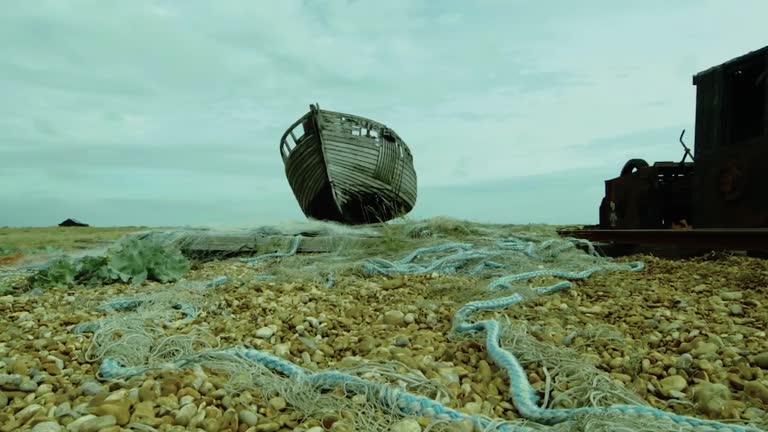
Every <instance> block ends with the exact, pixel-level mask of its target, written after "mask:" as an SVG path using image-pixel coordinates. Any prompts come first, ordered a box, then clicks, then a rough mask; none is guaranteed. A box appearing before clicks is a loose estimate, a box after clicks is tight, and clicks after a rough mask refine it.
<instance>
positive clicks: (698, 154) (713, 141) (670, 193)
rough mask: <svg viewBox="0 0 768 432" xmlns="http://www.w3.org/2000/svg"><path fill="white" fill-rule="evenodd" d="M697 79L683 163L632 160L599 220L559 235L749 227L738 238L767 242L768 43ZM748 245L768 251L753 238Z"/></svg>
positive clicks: (610, 190) (626, 235) (612, 185)
mask: <svg viewBox="0 0 768 432" xmlns="http://www.w3.org/2000/svg"><path fill="white" fill-rule="evenodd" d="M693 84H694V85H695V86H696V138H695V143H694V152H693V154H691V152H690V150H689V149H688V147H686V145H685V144H684V141H683V135H681V136H680V143H681V144H682V145H683V148H684V149H685V154H684V156H683V159H682V160H681V161H680V162H656V163H654V164H653V165H649V164H648V163H647V162H645V161H644V160H642V159H632V160H630V161H628V162H627V163H626V164H625V165H624V168H623V169H622V170H621V175H620V176H619V177H617V178H614V179H611V180H607V181H606V182H605V197H604V198H603V201H602V203H601V205H600V223H599V226H597V227H588V229H586V230H581V231H580V230H568V231H567V232H562V233H561V234H565V235H571V236H577V237H584V238H591V239H596V238H600V239H603V240H609V239H611V238H614V239H619V238H623V239H624V240H625V241H627V242H629V241H630V240H629V239H630V238H631V239H633V240H632V241H633V242H640V240H638V239H640V238H641V237H642V235H643V232H646V233H648V235H651V234H652V236H654V237H655V238H657V240H655V241H651V240H648V241H646V243H654V244H662V243H669V242H670V241H671V240H670V239H671V238H673V237H672V236H668V238H667V239H666V240H665V239H661V238H660V237H659V236H662V237H663V232H665V231H664V230H670V231H678V230H677V229H679V228H683V229H685V231H689V232H690V234H681V233H675V235H674V238H677V239H680V238H682V237H681V236H688V237H690V238H695V237H696V236H697V235H699V234H702V235H705V236H706V235H709V237H706V238H715V237H717V238H720V239H722V238H723V236H726V235H730V234H728V232H730V233H735V231H734V230H736V229H743V230H745V232H747V231H748V232H749V235H747V236H746V237H744V236H741V237H740V238H744V239H746V238H751V239H753V240H754V239H756V238H757V237H760V238H764V239H766V241H767V242H768V236H766V235H765V233H768V175H766V172H765V171H764V170H766V168H768V166H767V165H768V46H766V47H764V48H761V49H759V50H756V51H753V52H750V53H748V54H746V55H743V56H740V57H737V58H734V59H732V60H730V61H728V62H725V63H723V64H720V65H718V66H715V67H712V68H710V69H707V70H705V71H703V72H700V73H698V74H696V75H694V77H693ZM684 133H685V131H683V134H684ZM688 156H690V157H691V159H692V160H693V161H692V162H686V158H687V157H688ZM620 231H621V232H620ZM696 231H698V232H699V234H697V233H696ZM705 231H706V232H708V233H709V234H704V233H705ZM715 231H717V232H718V233H719V234H715V235H713V234H712V233H713V232H715ZM590 233H591V234H590ZM612 233H613V234H612ZM670 234H671V233H670ZM734 235H735V234H734ZM678 241H679V240H678ZM726 243H727V244H728V245H729V246H733V242H726ZM705 244H708V243H706V242H705V243H702V245H705ZM719 244H725V243H722V242H721V243H719ZM757 246H759V245H757ZM745 247H746V248H749V247H751V248H757V249H763V250H765V249H768V246H766V247H765V248H763V247H756V242H755V241H752V242H750V246H746V245H745Z"/></svg>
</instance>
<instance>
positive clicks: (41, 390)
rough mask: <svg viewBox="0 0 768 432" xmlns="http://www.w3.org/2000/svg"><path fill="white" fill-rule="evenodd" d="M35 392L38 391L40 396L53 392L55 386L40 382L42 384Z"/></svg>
mask: <svg viewBox="0 0 768 432" xmlns="http://www.w3.org/2000/svg"><path fill="white" fill-rule="evenodd" d="M35 393H37V395H38V396H42V395H44V394H48V393H53V386H52V385H50V384H40V386H39V387H37V390H35Z"/></svg>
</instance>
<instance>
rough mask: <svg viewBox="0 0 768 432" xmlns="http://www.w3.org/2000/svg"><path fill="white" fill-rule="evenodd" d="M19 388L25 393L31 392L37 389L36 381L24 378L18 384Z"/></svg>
mask: <svg viewBox="0 0 768 432" xmlns="http://www.w3.org/2000/svg"><path fill="white" fill-rule="evenodd" d="M19 390H21V391H23V392H27V393H32V392H34V391H35V390H37V383H36V382H34V381H32V380H30V379H25V380H24V381H22V382H21V384H20V385H19Z"/></svg>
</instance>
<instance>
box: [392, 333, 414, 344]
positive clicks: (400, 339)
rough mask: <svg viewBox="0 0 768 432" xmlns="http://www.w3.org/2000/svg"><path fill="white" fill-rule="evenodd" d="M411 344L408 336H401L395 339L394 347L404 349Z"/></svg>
mask: <svg viewBox="0 0 768 432" xmlns="http://www.w3.org/2000/svg"><path fill="white" fill-rule="evenodd" d="M410 343H411V340H410V339H409V338H408V336H404V335H399V336H397V337H395V341H394V342H393V345H395V346H398V347H404V346H408V344H410Z"/></svg>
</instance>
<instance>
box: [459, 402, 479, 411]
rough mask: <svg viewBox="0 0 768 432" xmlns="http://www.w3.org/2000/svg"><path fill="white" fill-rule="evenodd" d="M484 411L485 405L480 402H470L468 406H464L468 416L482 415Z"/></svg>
mask: <svg viewBox="0 0 768 432" xmlns="http://www.w3.org/2000/svg"><path fill="white" fill-rule="evenodd" d="M482 409H483V404H481V403H480V402H469V403H468V404H466V405H464V409H463V410H462V411H464V412H465V413H467V414H480V412H481V410H482Z"/></svg>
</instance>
